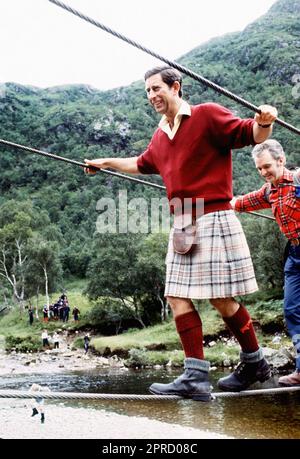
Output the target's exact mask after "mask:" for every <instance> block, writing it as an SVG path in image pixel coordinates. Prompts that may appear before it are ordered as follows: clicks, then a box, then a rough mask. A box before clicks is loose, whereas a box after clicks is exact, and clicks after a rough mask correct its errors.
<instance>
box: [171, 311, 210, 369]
mask: <svg viewBox="0 0 300 459" xmlns="http://www.w3.org/2000/svg"><path fill="white" fill-rule="evenodd" d="M175 323H176V328H177V332H178V333H179V336H180V339H181V343H182V347H183V350H184V353H185V356H186V357H193V358H195V359H200V360H203V359H204V355H203V333H202V322H201V319H200V317H199V314H198V312H197V311H191V312H187V313H186V314H182V315H181V316H177V317H176V318H175Z"/></svg>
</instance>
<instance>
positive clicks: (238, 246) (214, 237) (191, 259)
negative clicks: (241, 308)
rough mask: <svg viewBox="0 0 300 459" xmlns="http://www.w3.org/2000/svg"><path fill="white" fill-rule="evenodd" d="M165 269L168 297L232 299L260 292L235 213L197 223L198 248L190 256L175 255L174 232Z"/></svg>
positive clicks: (214, 215)
mask: <svg viewBox="0 0 300 459" xmlns="http://www.w3.org/2000/svg"><path fill="white" fill-rule="evenodd" d="M166 267H167V272H166V286H165V296H173V297H177V298H190V299H210V298H212V299H213V298H231V297H234V296H236V295H246V294H249V293H253V292H255V291H257V290H258V287H257V283H256V279H255V274H254V269H253V264H252V260H251V256H250V251H249V247H248V244H247V241H246V237H245V234H244V231H243V229H242V226H241V223H240V222H239V220H238V219H237V217H236V215H235V213H234V211H233V210H224V211H217V212H212V213H209V214H206V215H203V216H202V217H200V218H198V219H197V244H196V246H195V247H194V249H193V251H192V253H191V254H186V255H180V254H178V253H176V252H174V250H173V229H172V230H171V232H170V238H169V246H168V253H167V256H166Z"/></svg>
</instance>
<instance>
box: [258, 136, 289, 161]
mask: <svg viewBox="0 0 300 459" xmlns="http://www.w3.org/2000/svg"><path fill="white" fill-rule="evenodd" d="M265 151H267V152H269V153H270V155H271V156H272V158H273V159H279V158H282V157H283V158H285V153H284V151H283V148H282V146H281V144H280V143H279V142H277V140H274V139H268V140H266V141H265V142H263V143H260V144H258V145H256V146H255V147H254V148H253V150H252V158H253V159H254V160H255V159H256V158H259V157H260V156H261V155H262V154H263V153H264V152H265Z"/></svg>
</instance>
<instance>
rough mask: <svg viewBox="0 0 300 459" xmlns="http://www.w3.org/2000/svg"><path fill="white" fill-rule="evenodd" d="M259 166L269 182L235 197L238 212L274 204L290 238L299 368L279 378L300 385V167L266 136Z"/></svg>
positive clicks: (288, 285)
mask: <svg viewBox="0 0 300 459" xmlns="http://www.w3.org/2000/svg"><path fill="white" fill-rule="evenodd" d="M252 156H253V159H254V162H255V166H256V168H257V170H258V172H259V173H260V175H261V176H262V177H263V178H264V180H265V181H266V183H265V184H264V185H263V186H262V188H261V189H260V190H258V191H253V192H252V193H248V194H246V195H245V196H240V197H238V198H234V199H233V201H232V206H233V207H234V209H235V210H236V211H238V212H251V211H254V210H259V209H266V208H271V209H272V212H273V214H274V217H275V218H276V222H277V223H278V225H279V228H280V230H281V231H282V233H283V234H284V235H285V236H286V237H287V239H288V247H287V259H286V261H285V265H284V316H285V321H286V325H287V329H288V332H289V334H290V336H291V338H292V341H293V344H294V346H295V350H296V370H295V372H294V373H292V374H290V375H288V376H282V377H281V378H279V384H280V385H282V386H299V385H300V169H297V170H296V171H295V172H292V171H289V170H288V169H286V168H285V164H286V156H285V153H284V150H283V148H282V146H281V145H280V143H279V142H277V141H276V140H272V139H270V140H266V141H265V142H263V143H262V144H260V145H257V146H256V147H255V148H254V149H253V152H252Z"/></svg>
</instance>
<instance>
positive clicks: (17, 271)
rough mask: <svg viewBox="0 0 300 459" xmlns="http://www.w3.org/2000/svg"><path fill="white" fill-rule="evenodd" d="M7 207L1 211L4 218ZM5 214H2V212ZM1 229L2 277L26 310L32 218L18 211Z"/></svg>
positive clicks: (0, 254) (0, 269) (0, 258)
mask: <svg viewBox="0 0 300 459" xmlns="http://www.w3.org/2000/svg"><path fill="white" fill-rule="evenodd" d="M5 210H8V209H7V205H6V204H4V206H2V207H1V209H0V214H1V215H2V217H3V214H5ZM1 211H2V212H3V213H2V212H1ZM11 216H12V218H11V219H8V220H7V223H6V224H4V225H3V226H2V228H1V229H0V252H1V253H0V276H1V277H2V278H3V279H4V280H5V281H6V285H8V286H10V288H11V289H12V292H13V295H14V298H15V299H16V300H17V302H18V303H19V305H20V309H21V310H22V309H24V298H25V271H26V266H27V263H28V257H27V253H26V248H27V243H28V240H29V239H30V237H31V235H32V230H31V228H30V217H29V216H28V215H27V214H26V213H25V212H24V211H19V212H18V211H16V213H15V214H14V215H13V214H12V215H11Z"/></svg>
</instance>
